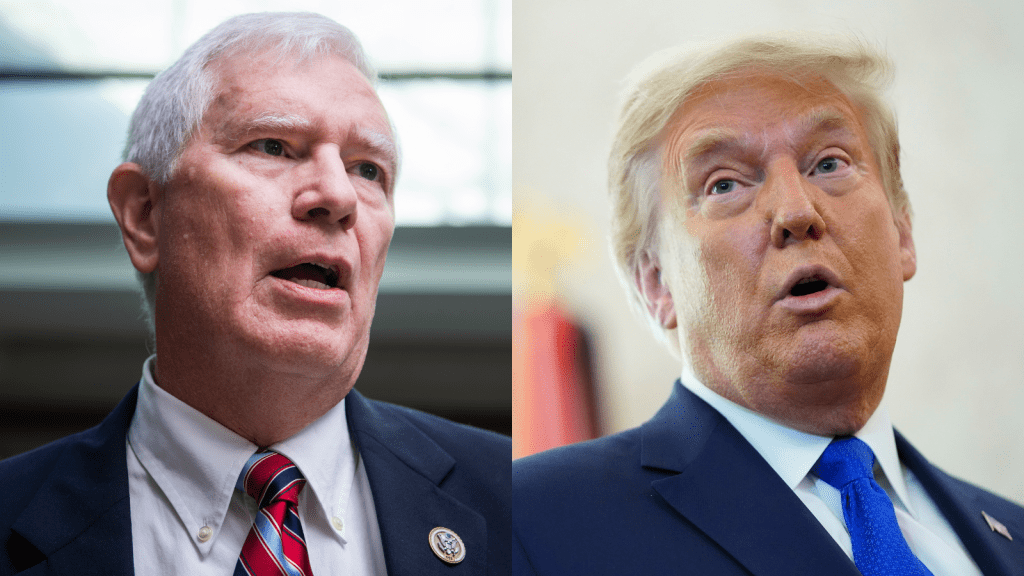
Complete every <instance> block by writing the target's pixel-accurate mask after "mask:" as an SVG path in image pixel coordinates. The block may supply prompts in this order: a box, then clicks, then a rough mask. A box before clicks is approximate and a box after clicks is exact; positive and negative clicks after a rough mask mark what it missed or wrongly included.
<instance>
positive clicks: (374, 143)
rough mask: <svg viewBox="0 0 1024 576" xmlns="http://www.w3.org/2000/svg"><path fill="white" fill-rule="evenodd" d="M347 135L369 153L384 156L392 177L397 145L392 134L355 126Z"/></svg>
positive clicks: (395, 166) (396, 167)
mask: <svg viewBox="0 0 1024 576" xmlns="http://www.w3.org/2000/svg"><path fill="white" fill-rule="evenodd" d="M349 137H350V138H352V139H355V140H356V141H357V142H359V144H360V145H361V146H363V147H364V148H366V149H367V150H369V151H370V153H371V154H374V155H376V156H382V157H384V159H385V160H386V161H387V163H388V166H387V167H388V169H389V170H390V172H391V177H392V178H394V177H395V176H396V175H397V172H398V145H397V144H395V139H394V138H393V137H392V136H390V135H388V134H384V133H381V132H377V131H376V130H371V129H369V128H355V129H354V130H353V131H352V133H351V134H350V135H349Z"/></svg>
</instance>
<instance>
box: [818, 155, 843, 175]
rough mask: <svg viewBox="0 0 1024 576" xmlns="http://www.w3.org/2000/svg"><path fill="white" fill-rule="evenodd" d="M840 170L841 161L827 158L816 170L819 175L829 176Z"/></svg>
mask: <svg viewBox="0 0 1024 576" xmlns="http://www.w3.org/2000/svg"><path fill="white" fill-rule="evenodd" d="M838 169H839V160H837V159H835V158H825V159H823V160H822V161H821V162H818V165H817V166H816V167H815V170H816V171H817V172H818V173H819V174H828V173H829V172H835V171H836V170H838Z"/></svg>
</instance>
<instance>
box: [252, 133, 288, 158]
mask: <svg viewBox="0 0 1024 576" xmlns="http://www.w3.org/2000/svg"><path fill="white" fill-rule="evenodd" d="M271 140H273V141H276V142H280V143H281V155H280V156H277V157H278V158H296V157H298V156H297V154H296V151H295V146H294V145H293V144H292V143H289V142H288V140H286V139H284V138H279V137H274V136H267V137H264V138H255V139H249V143H248V144H246V145H245V146H244V148H251V149H253V150H256V151H257V152H259V153H261V154H265V155H267V156H273V154H269V153H267V152H266V151H264V150H263V149H262V148H261V147H260V143H261V142H268V141H271Z"/></svg>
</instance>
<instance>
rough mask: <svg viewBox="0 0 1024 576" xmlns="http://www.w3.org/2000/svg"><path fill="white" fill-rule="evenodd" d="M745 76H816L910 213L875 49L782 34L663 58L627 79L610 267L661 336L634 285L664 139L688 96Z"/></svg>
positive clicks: (613, 166)
mask: <svg viewBox="0 0 1024 576" xmlns="http://www.w3.org/2000/svg"><path fill="white" fill-rule="evenodd" d="M751 69H753V70H757V71H758V72H764V73H770V74H777V75H780V76H783V77H786V78H791V79H793V80H794V81H800V79H801V78H807V77H808V76H811V77H815V76H816V77H820V78H823V79H825V80H826V81H828V82H829V83H831V84H832V85H833V86H835V87H836V89H838V90H839V91H840V92H841V93H843V95H844V96H845V97H846V98H848V99H849V100H850V102H851V103H852V104H853V105H854V107H855V108H856V109H857V110H858V112H859V113H860V114H861V120H862V122H863V123H864V126H865V128H866V131H867V136H868V140H869V143H870V145H871V148H872V150H873V152H874V155H875V160H876V161H877V163H878V166H879V168H880V170H881V177H882V184H883V186H884V187H885V191H886V194H887V195H888V198H889V204H890V206H891V208H892V211H893V214H894V217H895V215H898V214H902V213H907V214H908V215H909V213H910V200H909V198H908V197H907V193H906V191H905V190H904V189H903V179H902V177H901V176H900V160H899V154H900V145H899V136H898V133H897V129H896V118H895V115H894V114H893V112H892V109H891V108H890V107H889V105H888V104H886V102H885V101H884V100H883V98H882V93H883V91H884V90H885V89H886V88H887V86H888V84H889V82H890V81H891V79H892V64H891V62H890V61H889V59H888V58H887V57H886V56H885V55H884V54H883V53H882V52H881V51H880V50H878V49H876V48H874V47H872V46H870V45H869V44H868V43H866V42H864V41H861V40H858V39H854V38H847V37H835V36H816V35H809V34H799V35H798V34H791V33H787V34H772V35H758V36H749V37H744V38H739V39H736V40H733V41H730V42H728V43H725V44H722V45H718V46H714V47H709V46H707V45H700V46H686V47H679V48H673V49H669V50H666V51H663V52H659V53H657V54H655V55H654V56H652V57H650V58H648V59H647V60H646V61H644V62H643V63H642V64H640V65H639V66H638V67H637V68H635V69H634V70H633V72H632V73H631V74H630V75H629V77H627V80H626V90H625V92H624V98H623V100H622V107H621V111H620V114H619V118H618V122H617V125H616V130H615V137H614V140H613V142H612V149H611V154H610V156H609V160H608V186H609V192H610V194H611V199H612V227H611V242H612V252H613V255H614V259H615V263H616V267H617V268H618V271H619V275H620V279H621V280H622V281H623V283H624V284H625V285H626V288H627V291H628V292H629V296H630V300H631V303H632V304H633V305H634V306H635V307H637V309H638V311H639V312H640V313H641V314H642V315H644V316H646V317H647V318H648V319H649V320H650V321H651V322H652V324H653V326H654V328H655V333H656V334H658V335H659V336H666V335H667V332H668V331H666V330H665V329H663V328H662V327H661V326H660V324H659V323H658V322H657V320H656V319H654V318H653V317H651V316H650V314H648V312H647V305H646V301H645V299H644V296H643V294H642V293H641V292H640V289H639V287H638V286H637V284H636V281H635V277H636V274H637V273H638V271H639V269H640V265H641V262H642V260H643V258H644V255H645V254H656V253H657V252H658V249H659V229H660V222H661V221H662V219H663V218H664V216H665V215H664V214H663V210H662V206H661V204H660V193H661V188H662V187H663V186H665V185H669V183H671V182H673V179H674V178H673V175H671V174H664V167H665V166H666V164H665V163H664V162H663V158H662V151H661V148H660V139H661V137H662V135H663V134H664V132H665V130H666V128H667V127H668V124H669V123H670V120H671V119H672V116H673V115H674V114H675V112H676V111H677V110H679V108H680V107H681V106H682V105H683V103H684V102H685V101H686V99H687V98H688V97H689V96H690V95H691V94H693V93H695V91H697V90H698V89H700V88H701V87H702V86H704V85H706V84H707V83H709V82H712V81H714V80H716V79H720V78H722V77H724V76H727V75H729V74H732V73H735V72H738V71H744V70H751ZM680 168H685V167H680ZM675 176H678V175H675ZM675 180H678V178H675Z"/></svg>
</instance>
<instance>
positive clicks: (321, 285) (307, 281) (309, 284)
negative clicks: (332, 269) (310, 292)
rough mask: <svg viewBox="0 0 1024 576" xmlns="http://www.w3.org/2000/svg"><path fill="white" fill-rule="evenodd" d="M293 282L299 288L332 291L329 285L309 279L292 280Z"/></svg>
mask: <svg viewBox="0 0 1024 576" xmlns="http://www.w3.org/2000/svg"><path fill="white" fill-rule="evenodd" d="M292 282H295V283H296V284H298V285H299V286H305V287H306V288H317V289H319V290H330V289H331V287H330V286H328V285H327V284H324V283H323V282H317V281H316V280H311V279H307V278H304V279H301V280H300V279H292Z"/></svg>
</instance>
